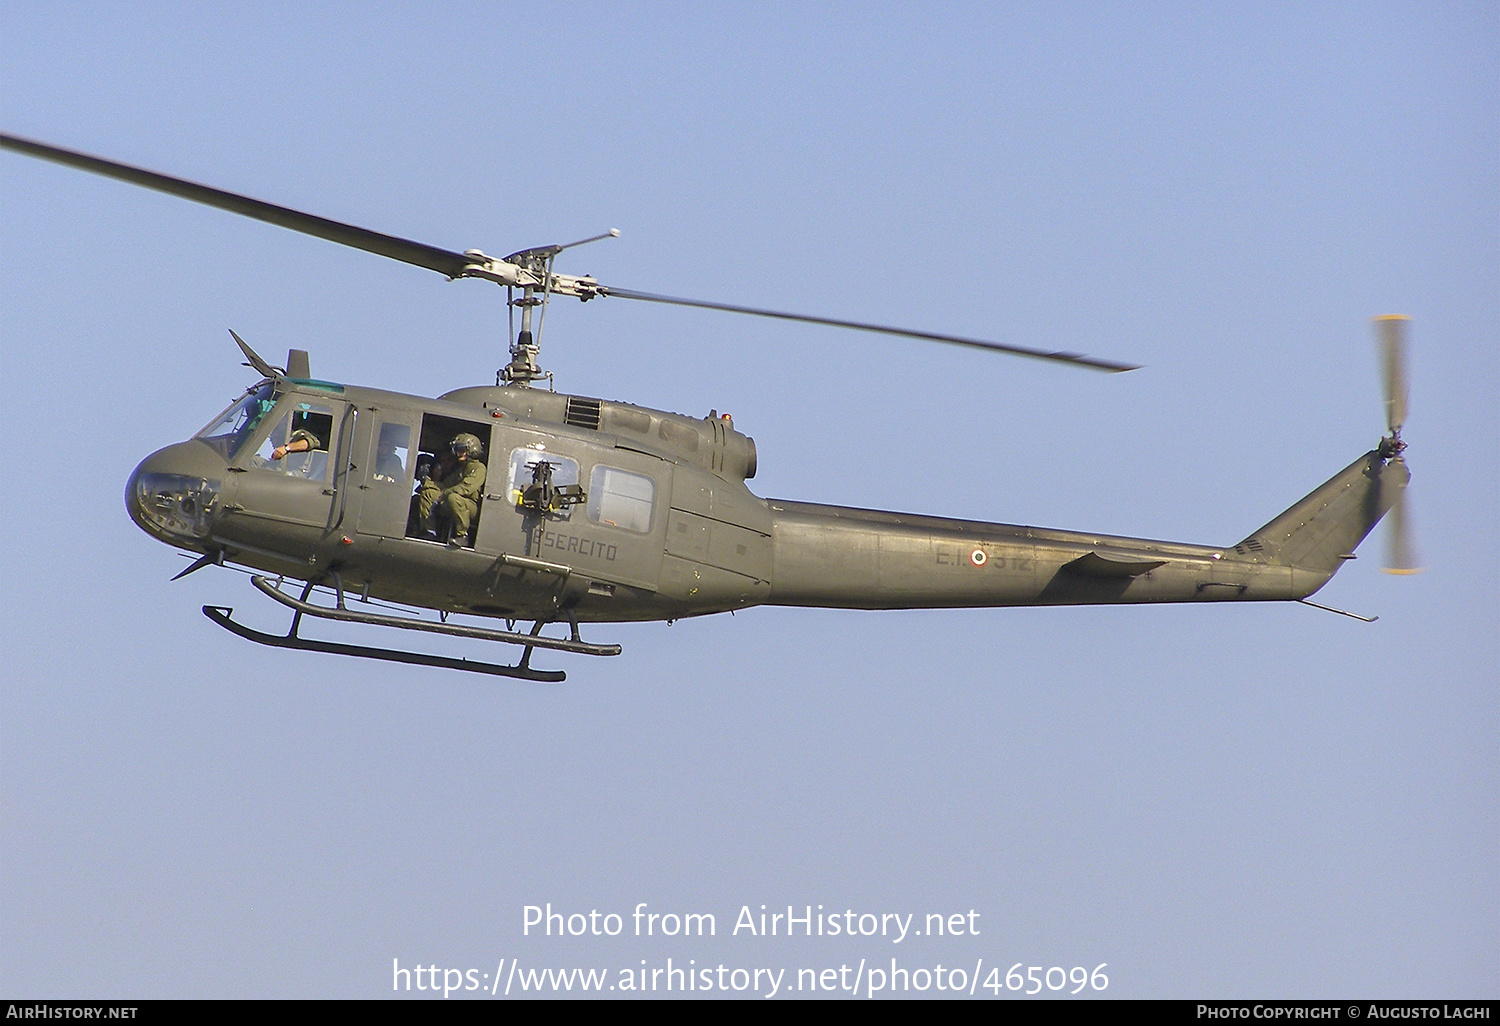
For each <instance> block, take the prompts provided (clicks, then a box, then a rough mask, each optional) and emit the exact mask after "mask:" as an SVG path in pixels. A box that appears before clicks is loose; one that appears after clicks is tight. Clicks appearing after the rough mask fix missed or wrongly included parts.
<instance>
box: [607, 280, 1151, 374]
mask: <svg viewBox="0 0 1500 1026" xmlns="http://www.w3.org/2000/svg"><path fill="white" fill-rule="evenodd" d="M599 294H600V295H602V296H615V297H618V298H620V299H641V300H644V301H646V302H648V303H670V304H672V305H674V306H696V307H698V308H700V309H703V310H724V311H727V312H728V313H741V314H751V315H753V316H755V317H775V318H778V319H779V320H783V321H801V322H802V323H804V324H826V325H830V326H832V327H835V328H850V329H852V330H854V331H874V332H879V333H880V334H882V335H899V336H902V337H903V338H919V339H922V340H923V341H927V342H944V343H947V344H948V345H954V346H968V347H970V348H972V349H989V350H992V351H993V352H997V353H1010V354H1012V355H1015V356H1028V357H1031V358H1032V359H1036V360H1051V361H1053V362H1055V363H1071V364H1075V365H1077V366H1080V367H1088V368H1090V369H1091V370H1102V371H1110V372H1112V373H1119V372H1120V371H1131V370H1139V369H1140V368H1139V366H1138V365H1137V364H1132V363H1115V362H1114V361H1112V360H1100V359H1097V358H1095V357H1092V356H1084V355H1082V354H1080V353H1064V352H1049V351H1047V350H1045V349H1030V348H1027V347H1026V346H1012V345H1006V344H1005V343H1003V342H986V341H985V340H983V339H978V338H965V337H963V336H962V335H939V334H936V333H935V332H930V331H913V330H911V329H910V328H893V327H890V326H889V325H885V324H866V323H864V322H862V321H844V320H839V319H837V318H834V317H812V316H809V315H808V314H795V313H787V312H785V311H782V310H762V309H760V308H758V307H753V306H736V305H734V304H732V303H711V302H708V301H706V300H702V299H681V298H678V297H676V296H659V295H657V294H656V293H653V292H635V291H633V290H631V289H617V288H608V287H605V286H602V285H601V286H599Z"/></svg>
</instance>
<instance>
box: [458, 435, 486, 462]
mask: <svg viewBox="0 0 1500 1026" xmlns="http://www.w3.org/2000/svg"><path fill="white" fill-rule="evenodd" d="M452 449H453V451H454V452H455V453H461V452H462V453H468V454H469V458H470V459H478V458H479V455H480V454H481V453H482V452H484V446H482V445H480V444H479V439H477V438H475V437H474V436H473V435H471V434H468V433H467V432H465V433H464V434H461V435H455V436H454V438H453V445H452Z"/></svg>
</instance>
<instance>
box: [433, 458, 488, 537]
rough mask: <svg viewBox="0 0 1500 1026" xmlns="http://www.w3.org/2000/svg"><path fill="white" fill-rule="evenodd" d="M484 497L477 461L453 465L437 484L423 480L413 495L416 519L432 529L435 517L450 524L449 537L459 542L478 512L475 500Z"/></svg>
mask: <svg viewBox="0 0 1500 1026" xmlns="http://www.w3.org/2000/svg"><path fill="white" fill-rule="evenodd" d="M483 494H484V464H483V463H480V462H479V461H478V460H463V461H462V462H460V463H455V464H454V465H453V467H452V469H450V470H449V471H448V472H447V473H446V474H444V475H443V476H442V477H441V478H438V479H437V480H433V479H432V478H430V477H429V478H427V480H425V481H423V482H422V488H421V490H420V491H418V492H417V515H418V516H419V517H421V518H422V523H424V524H427V525H430V526H435V523H436V521H435V516H436V515H441V516H444V517H446V518H447V519H448V520H449V521H451V522H452V524H453V537H454V538H455V539H457V540H459V541H462V540H463V539H464V538H465V537H466V536H467V535H468V533H469V525H470V524H471V523H473V521H474V514H476V513H478V512H479V498H480V496H481V495H483Z"/></svg>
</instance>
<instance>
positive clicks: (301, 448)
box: [271, 429, 323, 460]
mask: <svg viewBox="0 0 1500 1026" xmlns="http://www.w3.org/2000/svg"><path fill="white" fill-rule="evenodd" d="M321 448H323V442H322V440H321V439H319V438H318V436H317V435H315V434H313V433H312V432H311V431H303V430H300V429H299V430H297V431H293V432H292V437H291V438H288V439H287V440H286V444H285V445H278V446H277V447H276V448H274V449H272V450H271V459H273V460H279V459H285V458H286V457H287V456H289V455H291V454H292V453H294V452H312V451H313V450H314V449H321Z"/></svg>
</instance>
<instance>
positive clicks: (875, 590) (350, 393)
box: [0, 135, 1416, 682]
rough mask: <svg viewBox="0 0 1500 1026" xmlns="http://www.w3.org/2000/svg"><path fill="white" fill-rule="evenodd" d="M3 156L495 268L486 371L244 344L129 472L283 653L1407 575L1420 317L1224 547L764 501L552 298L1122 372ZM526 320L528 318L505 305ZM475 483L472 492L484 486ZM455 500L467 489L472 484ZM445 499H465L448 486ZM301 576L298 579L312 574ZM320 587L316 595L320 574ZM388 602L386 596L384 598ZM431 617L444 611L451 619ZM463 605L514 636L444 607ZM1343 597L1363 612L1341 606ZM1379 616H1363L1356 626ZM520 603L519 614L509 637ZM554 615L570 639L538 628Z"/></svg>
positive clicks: (155, 515) (169, 529)
mask: <svg viewBox="0 0 1500 1026" xmlns="http://www.w3.org/2000/svg"><path fill="white" fill-rule="evenodd" d="M0 147H3V148H5V149H8V150H12V151H15V152H19V153H23V154H27V155H29V156H33V157H38V158H41V159H44V160H49V161H54V162H56V163H60V164H64V165H69V166H71V167H75V168H79V169H82V170H85V171H89V172H92V173H95V174H100V175H105V176H108V177H111V178H116V179H120V180H123V181H126V182H131V183H133V184H136V185H140V186H143V187H146V188H149V189H155V190H159V191H161V192H166V193H169V194H172V195H175V196H179V197H182V198H184V199H189V200H192V201H195V202H198V203H203V204H207V205H209V206H213V207H219V208H221V209H224V210H228V211H231V212H234V213H237V214H241V215H244V216H246V217H251V218H255V219H257V220H261V221H266V222H269V223H271V224H275V225H280V226H281V227H284V228H290V229H292V230H294V231H298V232H303V233H305V234H308V235H313V236H317V237H319V238H323V239H327V240H329V241H332V242H337V243H339V244H341V245H345V246H351V247H354V248H356V249H362V250H365V251H367V252H370V253H375V254H377V255H380V256H384V257H389V258H391V259H394V260H400V261H403V262H405V263H408V264H413V265H416V266H418V267H423V268H427V269H429V270H434V271H437V272H438V273H440V274H443V275H445V276H446V277H447V278H448V279H450V280H452V279H457V278H479V279H483V280H486V281H490V282H494V283H496V284H499V285H503V286H504V287H505V288H506V290H507V303H508V304H509V307H510V310H511V317H512V330H513V342H512V344H511V347H510V356H511V360H510V363H509V364H507V365H506V366H505V367H503V368H501V369H500V371H499V372H497V374H496V378H495V384H494V385H481V386H474V387H467V388H459V389H455V390H453V391H450V392H447V393H444V394H443V395H440V396H438V397H437V398H435V399H429V398H425V397H421V396H415V395H406V394H403V393H399V392H388V391H382V390H379V389H374V388H366V387H362V386H357V385H350V384H346V383H342V382H335V381H329V380H322V379H319V378H314V377H313V376H312V372H311V369H310V361H309V357H308V354H307V353H306V352H305V351H302V350H295V349H294V350H291V351H290V352H289V353H288V354H287V360H286V365H285V366H284V367H278V366H273V365H272V364H270V363H269V362H267V361H266V360H265V359H264V358H263V357H262V356H260V355H259V354H258V353H256V352H255V350H253V349H252V348H251V347H250V346H249V345H248V344H247V343H246V342H245V341H244V340H243V339H241V338H240V337H239V336H238V335H234V333H233V332H231V335H233V338H234V342H235V343H236V344H237V345H238V347H239V349H240V350H241V352H242V353H243V354H244V357H245V359H246V361H247V364H248V366H249V367H251V368H252V369H254V370H255V371H256V372H257V373H258V374H259V375H260V377H259V379H258V380H257V381H256V382H255V383H254V384H252V385H250V386H249V387H248V388H247V389H246V390H245V392H244V393H243V394H242V395H241V396H240V397H239V398H238V399H236V400H235V401H234V402H233V403H232V404H231V405H230V406H229V408H228V409H226V410H224V411H223V412H222V413H220V414H218V415H217V416H215V417H214V418H213V419H212V420H211V421H209V423H208V425H207V426H206V427H204V428H203V429H202V430H201V431H199V432H198V433H197V434H196V435H194V436H193V437H192V438H191V439H189V440H187V441H182V442H177V443H175V444H173V445H169V446H167V447H166V448H163V449H160V450H158V451H156V452H154V453H152V454H151V455H149V456H147V457H146V458H145V459H144V460H142V461H141V463H140V465H139V466H138V467H136V469H135V471H134V473H132V474H131V475H130V479H129V482H128V484H127V485H126V490H125V505H126V508H127V509H128V511H129V514H130V516H131V519H133V520H134V521H135V523H136V524H137V525H138V526H139V527H140V528H141V529H142V530H143V531H145V532H146V533H147V534H149V535H151V536H152V537H154V538H157V539H158V540H160V541H162V542H165V543H166V544H168V545H172V546H174V547H176V548H178V549H182V550H185V551H187V552H189V553H192V554H194V555H195V556H196V557H197V558H196V559H195V560H194V561H193V562H192V563H191V564H190V565H189V566H188V567H187V568H186V569H184V570H183V571H182V572H181V573H179V574H177V575H176V577H175V578H174V580H175V579H177V578H181V577H184V576H186V575H187V574H190V573H194V572H196V571H198V570H201V569H203V568H204V567H208V566H215V565H217V566H224V565H226V564H237V565H239V566H241V567H245V568H248V569H249V570H250V571H251V573H252V577H251V580H252V583H253V585H254V586H255V587H256V588H257V589H258V590H259V591H261V592H262V593H264V594H265V595H266V596H268V597H270V598H271V599H274V600H275V601H276V602H279V603H281V604H282V605H284V606H286V607H288V608H289V609H290V610H291V611H292V612H291V625H290V628H289V629H288V631H287V633H286V634H285V635H273V634H266V633H263V632H261V631H257V630H253V629H252V628H250V627H247V626H246V625H244V624H243V623H240V622H239V621H237V620H235V619H234V618H233V615H232V614H233V612H234V611H233V609H232V608H229V607H222V606H204V607H203V612H204V614H205V615H206V616H208V617H209V619H211V620H213V621H214V622H215V623H217V624H219V625H220V626H222V627H224V628H226V629H227V630H230V631H232V632H234V633H235V634H237V635H239V636H240V637H242V638H246V639H248V640H250V641H253V642H256V643H259V644H262V645H270V646H275V647H279V648H292V649H302V650H309V651H316V652H327V653H333V654H339V655H347V656H356V657H361V658H369V659H378V660H386V661H392V662H399V663H409V664H414V665H420V666H432V667H440V668H446V669H455V670H465V671H471V672H477V673H485V674H493V675H498V676H507V677H517V678H522V679H525V680H531V681H553V682H555V681H562V680H564V679H565V674H564V673H563V672H562V671H559V670H543V669H537V668H534V667H532V666H531V657H532V654H533V652H534V651H535V650H536V649H539V648H540V649H547V650H553V651H561V652H572V653H578V654H582V655H593V656H613V655H618V654H619V653H620V651H621V649H620V646H619V645H613V644H597V643H592V642H586V641H584V640H582V638H581V637H580V635H579V625H580V624H581V623H601V622H623V621H645V620H666V621H668V622H671V621H674V620H676V619H679V618H682V617H688V616H702V615H706V614H709V613H721V612H726V611H734V610H738V609H746V608H749V607H751V606H756V605H763V604H769V605H784V606H814V607H835V608H845V609H912V608H958V607H981V606H984V607H989V606H1025V605H1075V604H1097V603H1145V602H1235V601H1239V602H1244V601H1277V600H1294V601H1299V602H1304V603H1306V604H1308V605H1313V606H1317V607H1318V608H1321V609H1328V610H1330V611H1332V612H1337V613H1343V612H1344V611H1343V610H1338V609H1333V608H1332V607H1329V606H1323V605H1320V604H1319V603H1314V602H1310V601H1309V596H1311V595H1313V594H1314V593H1316V592H1317V591H1318V589H1320V588H1321V587H1322V586H1323V585H1324V584H1326V583H1327V582H1328V580H1329V579H1330V578H1331V577H1332V576H1333V575H1334V573H1335V572H1337V570H1338V569H1339V568H1340V567H1341V566H1342V565H1343V564H1344V562H1345V561H1346V560H1350V559H1353V558H1354V549H1355V547H1356V546H1357V545H1358V544H1359V543H1360V542H1361V541H1362V540H1363V539H1364V538H1365V537H1366V536H1367V535H1368V534H1369V533H1370V531H1371V530H1372V529H1373V528H1374V527H1375V525H1376V524H1377V523H1378V522H1379V521H1380V520H1381V518H1382V517H1383V516H1384V515H1385V514H1386V513H1387V512H1391V511H1394V512H1393V514H1392V521H1393V524H1392V526H1393V533H1392V545H1391V558H1390V566H1389V567H1388V569H1389V570H1391V571H1392V572H1396V573H1410V572H1414V571H1415V569H1416V564H1415V560H1414V559H1413V556H1412V551H1411V545H1410V542H1409V539H1408V532H1407V528H1406V520H1405V517H1404V515H1403V514H1402V509H1403V501H1402V499H1403V495H1404V492H1405V489H1406V486H1407V484H1408V482H1409V480H1410V473H1409V471H1408V470H1407V467H1406V463H1405V460H1404V458H1403V455H1402V453H1403V450H1404V449H1405V448H1406V443H1405V442H1403V441H1402V440H1401V429H1402V426H1403V424H1404V422H1405V419H1406V408H1407V385H1406V371H1405V333H1406V327H1407V319H1406V318H1405V317H1401V316H1386V317H1380V318H1377V319H1376V321H1375V323H1376V327H1377V331H1378V334H1379V336H1380V346H1381V351H1382V360H1383V366H1384V385H1385V405H1386V421H1387V426H1388V429H1389V432H1390V433H1389V434H1388V435H1386V436H1385V437H1383V438H1382V439H1381V440H1380V442H1379V444H1378V445H1377V446H1376V447H1375V448H1374V449H1373V450H1371V451H1370V452H1367V453H1365V454H1364V455H1362V456H1360V457H1359V458H1358V459H1356V460H1355V461H1354V462H1353V463H1351V464H1349V466H1347V467H1345V468H1344V469H1343V470H1341V471H1339V472H1338V473H1337V474H1335V475H1334V476H1333V477H1332V478H1330V479H1329V480H1328V481H1326V482H1325V483H1324V484H1322V485H1320V486H1318V487H1317V488H1316V489H1314V490H1313V491H1312V492H1311V493H1309V494H1308V495H1307V496H1306V497H1305V498H1303V499H1302V500H1300V501H1299V502H1297V503H1295V504H1294V505H1292V506H1291V507H1290V508H1289V509H1287V510H1286V511H1285V512H1284V513H1282V514H1281V515H1280V516H1278V517H1276V518H1275V519H1274V520H1272V521H1271V522H1270V523H1268V524H1266V525H1265V526H1264V527H1261V528H1260V529H1259V530H1257V531H1254V532H1252V533H1251V534H1250V535H1249V536H1248V537H1246V538H1245V539H1244V540H1243V541H1241V542H1239V543H1238V544H1235V545H1232V546H1228V547H1218V546H1209V545H1191V544H1185V543H1178V542H1165V541H1153V540H1149V539H1144V538H1126V537H1116V536H1110V535H1104V534H1087V533H1079V532H1074V531H1062V530H1053V529H1049V528H1039V527H1025V526H1015V525H1009V524H994V523H984V522H977V521H966V520H953V519H947V518H943V517H936V516H927V515H921V514H911V513H893V512H884V511H879V510H868V509H854V508H849V507H844V506H830V505H821V504H815V503H809V502H796V501H790V500H784V499H762V498H759V497H757V496H756V495H754V494H753V493H751V491H750V490H749V488H748V487H747V486H746V484H745V482H746V481H747V480H749V479H751V478H753V477H754V476H755V471H756V463H757V454H756V449H755V443H754V441H753V440H752V439H751V438H749V437H748V436H746V435H744V434H742V433H740V432H739V431H737V430H736V429H735V427H734V424H733V422H732V420H731V419H730V417H729V416H728V415H727V414H726V415H719V414H717V413H711V414H710V415H709V416H708V417H706V418H701V419H700V418H694V417H688V416H684V415H681V414H677V413H669V412H665V411H662V410H654V409H648V408H646V407H641V406H635V405H631V404H629V403H623V402H614V401H611V400H605V399H599V398H592V397H587V396H581V395H568V394H564V393H560V392H556V391H553V390H551V388H550V387H549V388H546V389H543V388H539V387H536V386H537V385H538V383H539V382H544V381H545V382H547V383H548V385H549V386H550V385H551V382H552V377H551V375H550V374H549V373H548V372H546V371H543V370H542V368H541V366H540V364H539V363H538V358H539V355H540V346H539V341H540V331H541V327H542V324H543V321H544V319H545V314H546V310H547V304H548V302H549V301H550V300H551V299H552V298H553V297H554V296H567V297H574V298H577V299H579V300H582V301H585V302H586V301H589V300H592V299H602V298H609V297H613V298H621V299H634V300H641V301H645V302H653V303H664V304H671V305H680V306H691V307H700V308H705V309H711V310H723V311H728V312H733V313H741V314H750V315H754V316H760V317H773V318H780V319H784V320H792V321H800V322H805V323H811V324H822V325H831V326H835V327H842V328H849V329H855V330H861V331H874V332H882V333H886V334H892V335H898V336H903V337H907V338H914V339H921V340H924V341H933V342H939V343H945V344H950V345H960V346H968V347H971V348H976V349H984V350H989V351H997V352H1001V353H1009V354H1013V355H1017V356H1023V357H1028V358H1033V359H1040V360H1047V361H1051V362H1054V363H1064V364H1070V365H1073V366H1077V367H1084V368H1088V369H1093V370H1100V371H1107V372H1121V371H1127V370H1133V369H1136V368H1134V367H1133V366H1132V365H1130V364H1125V363H1118V362H1114V361H1110V360H1103V359H1096V358H1092V357H1088V356H1083V355H1080V354H1076V353H1065V352H1047V351H1045V350H1038V349H1030V348H1025V347H1021V346H1012V345H1005V344H1001V343H997V342H989V341H984V340H981V339H972V338H965V337H961V336H953V335H942V334H935V333H930V332H923V331H913V330H907V329H904V328H896V327H890V326H885V325H877V324H866V323H860V322H854V321H845V320H837V319H833V318H824V317H814V316H808V315H803V314H795V313H787V312H784V311H776V310H767V309H760V308H756V307H746V306H734V305H729V304H724V303H716V302H705V301H700V300H693V299H683V298H678V297H672V296H663V295H658V294H655V293H648V292H636V291H633V290H629V289H621V288H616V287H613V286H607V285H603V284H601V283H599V282H598V281H596V280H594V279H593V278H590V277H576V276H570V275H566V274H559V273H556V272H554V271H553V263H554V261H555V260H556V258H557V257H558V256H559V255H560V254H561V253H563V252H564V251H566V250H568V249H570V248H572V247H574V246H578V245H583V244H585V243H590V242H595V241H598V240H599V239H603V238H607V237H609V236H612V235H617V234H618V232H615V231H611V232H610V233H608V234H607V235H599V236H595V237H593V238H589V239H583V240H580V241H579V242H576V243H570V244H568V245H556V246H542V247H537V248H532V249H525V250H521V251H519V252H516V253H512V254H510V255H509V256H507V257H503V258H495V257H491V256H488V255H486V254H484V253H482V252H480V251H479V250H472V249H471V250H468V251H466V252H463V253H457V252H451V251H448V250H444V249H440V248H437V247H433V246H428V245H425V244H423V243H419V242H413V241H410V240H407V239H401V238H395V237H393V236H389V235H383V234H380V233H378V232H374V231H370V230H368V229H365V228H359V227H356V226H353V225H348V224H343V223H340V222H337V221H331V220H328V219H326V218H322V217H318V216H315V215H313V214H307V213H303V212H300V211H296V210H291V209H289V208H286V207H280V206H276V205H274V204H270V203H266V202H263V201H261V200H256V199H251V198H249V197H247V196H241V195H237V194H235V193H230V192H224V191H222V190H219V189H215V188H211V187H209V186H206V185H199V184H196V183H193V182H189V181H185V180H183V179H179V178H173V177H171V176H168V175H164V174H160V173H158V172H155V171H149V170H145V169H142V168H138V167H132V166H130V165H126V164H121V163H117V162H114V161H110V160H105V159H102V158H99V157H94V156H90V155H88V154H84V153H78V152H75V151H72V150H66V149H62V148H59V147H56V146H51V145H48V144H45V143H41V142H36V141H32V140H28V139H21V138H17V137H15V136H10V135H0ZM517 312H519V314H520V326H519V329H515V326H514V318H515V315H516V313H517ZM476 482H477V483H476ZM460 491H462V492H465V494H463V495H459V494H458V493H459V492H460ZM455 496H456V497H457V500H461V501H455ZM288 582H301V585H302V586H301V588H300V591H298V589H297V588H296V587H295V585H293V587H292V588H291V589H290V590H288V589H287V585H288ZM315 591H318V592H319V593H320V594H321V595H331V604H324V603H322V602H315V601H312V599H313V597H314V592H315ZM377 610H385V611H377ZM420 610H432V611H436V612H437V614H438V618H437V619H436V620H434V619H429V618H423V617H421V616H420V615H419V612H418V611H420ZM451 614H469V615H472V616H475V617H480V618H487V619H490V620H504V621H506V629H504V630H502V629H499V628H498V627H492V626H475V625H469V624H461V623H457V622H450V620H449V618H450V615H451ZM1345 615H1349V616H1355V615H1356V614H1353V613H1345ZM304 617H315V618H321V619H327V620H335V621H345V622H352V623H361V624H366V625H371V626H375V627H384V628H389V629H396V630H405V631H419V632H427V633H433V634H440V635H449V636H456V637H464V638H474V639H480V640H484V641H492V642H499V643H504V644H509V645H516V646H519V647H520V648H521V655H520V657H519V659H518V660H517V661H516V662H515V663H513V664H505V663H487V662H482V661H477V660H470V659H461V658H451V657H447V656H439V655H431V654H426V653H421V652H411V651H406V650H398V649H390V648H376V647H366V646H360V645H349V644H342V643H337V642H331V641H323V640H318V639H314V638H306V637H303V636H302V635H301V634H300V633H299V628H300V625H301V623H302V620H303V618H304ZM1357 618H1358V619H1365V620H1368V619H1370V618H1367V617H1357ZM518 621H530V622H531V623H532V627H531V628H530V630H529V631H521V630H517V629H516V627H517V623H518ZM549 624H566V625H567V628H568V636H567V637H554V636H551V635H544V634H543V633H542V631H543V628H545V627H547V626H548V625H549Z"/></svg>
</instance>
